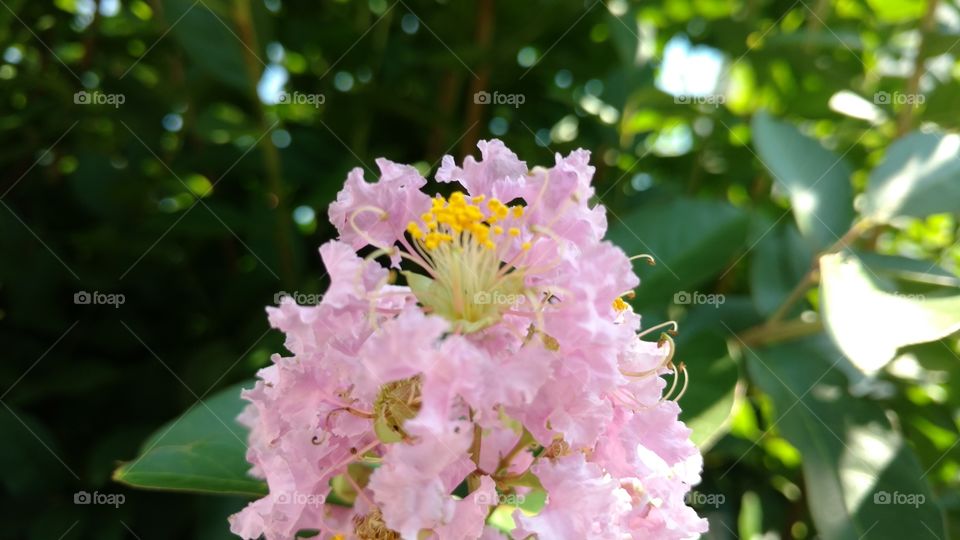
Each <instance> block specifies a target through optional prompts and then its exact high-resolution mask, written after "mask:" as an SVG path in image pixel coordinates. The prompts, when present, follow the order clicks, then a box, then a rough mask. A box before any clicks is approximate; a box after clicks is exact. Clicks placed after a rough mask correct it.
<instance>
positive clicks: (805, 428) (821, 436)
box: [747, 336, 945, 540]
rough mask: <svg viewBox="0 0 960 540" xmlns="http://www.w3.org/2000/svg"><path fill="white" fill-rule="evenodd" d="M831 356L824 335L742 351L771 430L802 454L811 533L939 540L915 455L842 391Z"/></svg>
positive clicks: (877, 412) (938, 519) (832, 538)
mask: <svg viewBox="0 0 960 540" xmlns="http://www.w3.org/2000/svg"><path fill="white" fill-rule="evenodd" d="M838 358H841V355H840V353H839V351H836V350H835V349H833V348H832V347H831V346H830V344H829V342H828V341H827V340H825V339H824V337H823V336H820V337H817V338H811V339H808V340H805V341H803V342H793V343H789V344H784V345H780V346H776V347H771V348H768V349H763V350H758V351H747V366H748V371H749V373H750V375H751V377H752V378H753V380H754V381H755V382H756V383H757V384H758V385H759V386H760V387H761V388H762V389H763V390H764V391H765V392H766V393H767V394H769V395H770V397H771V398H772V399H773V403H774V407H775V408H776V411H777V414H778V415H779V416H778V418H777V423H776V427H777V429H779V430H780V431H781V432H782V434H783V436H784V437H785V438H786V439H787V440H788V441H789V442H790V443H791V444H793V445H794V446H795V447H796V448H797V449H798V450H799V451H800V453H801V454H802V455H803V473H804V480H805V482H806V484H807V490H808V493H810V497H809V499H808V504H809V506H810V510H811V513H812V515H813V519H814V522H815V523H816V525H817V529H818V532H819V533H820V535H821V537H822V538H824V539H826V540H860V539H862V538H874V537H876V538H922V537H923V536H925V535H927V534H932V535H933V536H934V537H936V538H945V532H944V529H943V518H942V516H941V513H940V508H939V507H938V505H937V503H936V501H935V500H934V498H933V493H932V492H931V490H930V487H929V486H928V485H927V483H926V481H925V480H924V470H923V469H922V468H921V467H920V464H919V462H918V460H917V458H916V456H915V455H914V453H913V451H912V450H911V449H910V447H909V446H908V445H907V444H906V443H905V441H904V439H903V437H902V436H901V434H900V433H899V432H897V431H896V430H895V429H894V428H893V426H891V424H890V421H889V420H888V419H887V416H886V415H885V413H884V411H883V410H882V409H881V408H880V407H878V406H877V405H875V404H874V403H872V402H870V401H868V400H865V399H855V398H853V397H852V396H851V395H850V394H849V393H848V391H847V381H846V379H845V378H844V377H843V375H842V374H841V373H840V371H839V370H838V368H837V367H836V360H837V359H838ZM868 533H871V534H868ZM874 535H875V536H874Z"/></svg>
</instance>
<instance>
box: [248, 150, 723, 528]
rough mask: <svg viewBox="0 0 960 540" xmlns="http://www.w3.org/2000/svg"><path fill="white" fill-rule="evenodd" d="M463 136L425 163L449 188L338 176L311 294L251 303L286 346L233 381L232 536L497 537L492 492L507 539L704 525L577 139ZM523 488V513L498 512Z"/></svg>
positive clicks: (633, 280) (680, 440)
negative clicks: (238, 490) (235, 503)
mask: <svg viewBox="0 0 960 540" xmlns="http://www.w3.org/2000/svg"><path fill="white" fill-rule="evenodd" d="M479 147H480V152H481V159H480V160H476V159H474V158H472V157H469V158H467V159H466V160H465V161H464V163H463V164H462V165H461V166H458V165H457V164H456V163H455V162H454V160H453V158H451V157H449V156H447V157H445V158H444V160H443V163H442V166H441V167H440V170H439V171H438V172H437V175H436V179H437V180H438V181H440V182H449V183H459V184H460V185H461V186H463V188H464V189H465V190H466V191H465V192H460V191H455V192H454V193H453V194H452V195H450V196H449V197H443V196H440V195H437V196H430V195H427V194H425V193H423V192H422V191H421V189H422V188H424V187H425V185H426V180H425V179H424V178H423V177H422V176H420V174H419V173H418V172H417V171H416V169H414V168H412V167H409V166H405V165H398V164H395V163H392V162H389V161H387V160H383V159H381V160H378V162H377V163H378V165H379V167H380V171H381V177H380V179H379V180H377V181H376V182H374V183H368V182H366V181H365V180H364V179H363V173H362V171H361V170H359V169H357V170H354V171H352V172H351V173H350V175H349V176H348V178H347V181H346V184H345V186H344V188H343V190H342V191H341V192H340V193H339V194H338V197H337V201H336V202H334V203H333V204H331V206H330V219H331V222H333V224H334V225H335V226H336V227H337V230H338V231H339V232H340V239H339V240H335V241H331V242H328V243H326V244H324V245H323V246H322V247H321V248H320V255H321V258H322V260H323V263H324V265H325V266H326V269H327V273H328V274H329V276H330V287H329V289H328V290H327V292H326V294H325V295H324V297H323V300H322V302H321V303H320V304H319V305H316V306H298V305H296V304H294V303H293V302H292V301H290V300H289V299H284V301H283V302H281V304H280V305H279V306H278V307H275V308H268V316H269V319H270V322H271V324H272V325H273V326H274V327H275V328H278V329H280V330H281V331H283V332H284V333H285V334H286V347H287V349H288V350H289V351H290V353H291V356H288V357H281V356H275V357H274V358H273V362H274V363H273V365H271V366H270V367H267V368H265V369H263V370H261V372H260V374H259V378H260V380H259V381H258V382H257V384H256V386H255V387H254V388H253V389H251V390H248V391H246V392H245V393H244V397H245V398H246V399H247V400H249V401H250V405H249V406H248V407H247V409H246V410H245V411H244V413H243V414H242V415H241V421H242V422H243V423H244V424H245V425H247V426H249V427H250V448H249V451H248V453H247V458H248V460H249V461H250V463H251V465H252V469H251V473H252V474H254V475H255V476H258V477H261V478H264V479H265V480H266V481H267V484H268V486H269V489H270V493H269V495H267V496H266V497H264V498H262V499H260V500H258V501H254V502H253V503H251V504H250V505H249V506H248V507H247V508H245V509H244V510H243V511H242V512H240V513H239V514H237V515H235V516H233V517H232V518H231V529H232V530H233V532H235V533H236V534H238V535H239V536H241V537H244V538H257V537H259V536H261V535H262V536H265V537H266V538H267V539H268V540H270V539H274V538H278V539H279V538H290V537H292V536H293V535H294V534H296V532H297V531H299V530H303V529H312V530H319V531H320V538H330V539H333V538H335V539H338V540H343V539H346V538H359V539H367V538H411V539H416V538H421V537H423V536H424V535H427V534H432V535H433V536H431V538H439V539H441V540H467V539H474V538H482V539H488V540H489V539H493V538H506V536H505V534H504V533H503V532H502V531H498V530H497V529H496V528H494V527H492V525H491V523H490V522H488V519H489V517H490V515H491V513H492V512H493V511H494V510H495V509H497V508H498V507H500V510H499V512H502V511H503V510H506V511H507V512H510V511H511V510H512V514H513V517H514V521H515V522H516V524H517V529H516V531H515V533H516V537H523V535H525V534H537V535H539V538H541V539H547V538H549V539H551V540H552V539H560V540H564V539H568V538H569V539H581V538H603V539H607V538H610V539H628V538H677V539H681V538H689V537H695V536H696V535H697V534H699V533H701V532H703V531H705V530H706V521H705V520H703V519H701V518H699V517H698V516H697V515H696V513H695V512H694V511H693V510H692V509H690V508H689V507H687V506H686V504H685V502H684V497H685V495H686V493H687V492H688V491H689V490H690V488H691V486H692V485H695V484H696V483H697V482H699V479H700V478H699V475H700V469H701V466H702V460H701V458H700V455H699V453H698V451H697V449H696V447H695V446H694V445H693V443H691V442H690V431H689V429H687V428H686V427H685V426H684V425H683V423H681V422H680V421H679V419H678V414H679V407H678V406H677V404H676V403H675V402H674V401H671V400H670V397H671V396H672V395H674V394H677V392H676V391H675V390H676V388H675V386H677V385H676V384H674V385H673V386H671V389H670V390H669V391H667V392H666V395H665V394H664V388H665V381H664V379H663V378H661V376H662V375H665V374H668V373H671V372H673V373H674V374H675V378H674V383H676V381H677V379H678V378H679V377H680V375H682V374H683V373H684V372H683V371H682V368H678V367H676V366H675V365H674V364H673V362H672V357H673V342H672V340H670V338H669V336H667V335H664V337H662V338H661V339H660V341H658V342H656V343H653V342H647V341H643V340H641V339H640V338H641V337H642V336H643V335H646V334H647V333H650V332H652V331H653V330H656V328H653V329H648V330H646V331H645V332H644V333H641V334H640V335H638V332H639V331H640V318H639V317H638V316H637V315H636V314H634V313H633V312H632V311H631V310H630V308H629V307H628V306H627V305H626V303H624V301H623V300H622V297H623V296H624V295H627V294H629V293H630V291H632V290H633V289H634V288H636V287H637V286H638V284H639V280H638V279H637V277H636V275H634V273H633V269H632V265H631V262H630V259H629V258H628V257H627V256H626V255H625V254H624V253H623V252H622V251H621V250H620V249H619V248H617V247H616V246H614V245H612V244H610V243H609V242H606V241H604V240H603V236H604V234H605V231H606V216H605V210H604V208H603V207H602V206H599V205H596V206H591V205H590V203H589V201H590V199H591V197H592V196H593V195H594V189H593V187H592V185H591V179H592V176H593V172H594V169H593V167H592V166H590V164H589V153H588V152H586V151H583V150H578V151H576V152H573V153H571V154H570V155H568V156H565V157H564V156H560V155H558V156H557V157H556V162H555V164H554V165H553V166H552V167H549V168H542V167H536V168H534V169H533V170H528V168H527V166H526V164H525V163H524V162H522V161H520V160H519V159H518V158H517V156H516V155H515V154H513V152H511V151H510V150H509V149H507V148H506V146H504V145H503V143H501V142H500V141H496V140H494V141H484V142H481V143H480V145H479ZM361 249H363V250H364V251H363V253H365V256H363V257H361V256H360V255H358V254H357V251H358V250H361ZM381 260H384V261H386V260H389V265H390V266H392V267H393V269H395V270H399V273H398V274H391V273H390V272H388V269H387V268H386V267H385V266H384V265H383V264H382V263H381V262H380V261H381ZM395 277H399V278H400V279H402V282H403V284H402V285H397V284H395V283H394V282H393V279H394V278H395ZM682 392H683V388H682V387H681V388H680V391H679V394H682ZM537 494H539V495H540V496H542V497H545V503H544V505H543V507H542V508H536V507H527V508H525V511H524V512H521V511H519V510H518V509H516V506H517V505H519V504H525V503H524V502H523V501H524V500H525V498H526V497H528V496H533V495H537ZM504 505H506V506H507V508H505V509H504V508H503V507H504Z"/></svg>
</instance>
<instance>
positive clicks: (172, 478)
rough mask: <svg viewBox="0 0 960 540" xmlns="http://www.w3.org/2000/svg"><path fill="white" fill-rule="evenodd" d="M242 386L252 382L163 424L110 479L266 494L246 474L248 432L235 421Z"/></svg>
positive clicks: (161, 486) (157, 486) (166, 487)
mask: <svg viewBox="0 0 960 540" xmlns="http://www.w3.org/2000/svg"><path fill="white" fill-rule="evenodd" d="M244 386H246V387H250V386H251V383H249V382H248V383H243V384H239V385H236V386H231V387H229V388H226V389H224V390H222V391H220V392H219V393H217V394H216V395H214V396H213V397H211V398H209V399H207V400H205V401H204V402H202V403H198V404H197V405H196V406H195V407H193V408H191V409H190V410H188V411H187V412H186V413H184V414H183V415H182V416H180V417H179V418H176V419H174V420H172V421H171V422H169V423H168V424H166V425H165V426H163V427H161V428H160V429H159V430H157V432H156V433H154V434H153V435H152V436H151V437H150V438H149V439H147V441H146V442H145V443H144V444H143V446H142V447H141V449H140V455H139V456H138V457H137V458H136V459H134V460H133V461H130V462H128V463H124V464H123V465H121V466H120V467H119V468H117V470H116V471H114V473H113V479H114V480H116V481H118V482H121V483H123V484H128V485H130V486H133V487H138V488H146V489H161V490H173V491H192V492H201V493H220V494H228V493H229V494H237V495H248V496H261V495H264V494H266V493H267V486H266V484H264V483H263V482H262V481H260V480H257V479H255V478H252V477H251V476H249V475H248V474H247V472H248V471H249V470H250V464H249V463H247V460H246V457H245V453H246V448H247V446H246V440H247V431H246V429H245V428H244V427H242V426H240V425H239V424H238V423H237V422H236V417H237V415H238V414H240V411H241V410H242V409H243V407H244V405H245V402H244V401H243V400H242V399H241V398H240V390H241V389H242V388H243V387H244Z"/></svg>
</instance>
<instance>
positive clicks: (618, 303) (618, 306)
mask: <svg viewBox="0 0 960 540" xmlns="http://www.w3.org/2000/svg"><path fill="white" fill-rule="evenodd" d="M628 307H630V304H628V303H626V302H624V301H623V298H621V297H619V296H618V297H617V299H616V300H614V301H613V309H615V310H617V311H623V310H625V309H627V308H628Z"/></svg>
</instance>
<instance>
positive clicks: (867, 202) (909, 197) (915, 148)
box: [863, 133, 960, 223]
mask: <svg viewBox="0 0 960 540" xmlns="http://www.w3.org/2000/svg"><path fill="white" fill-rule="evenodd" d="M958 155H960V135H954V134H951V135H945V134H941V133H911V134H909V135H907V136H905V137H903V138H902V139H900V140H898V141H896V142H894V143H893V144H891V145H890V147H889V148H888V149H887V154H886V156H884V159H883V161H882V162H881V163H880V165H878V166H877V168H876V169H874V170H873V171H872V172H871V173H870V180H869V182H868V184H867V190H866V192H865V193H864V207H863V211H864V214H865V215H866V216H867V217H869V218H870V219H872V220H874V221H877V222H880V223H887V222H889V221H891V220H893V219H895V218H898V217H905V216H906V217H924V216H928V215H930V214H939V213H941V212H951V213H957V212H960V158H958Z"/></svg>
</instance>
